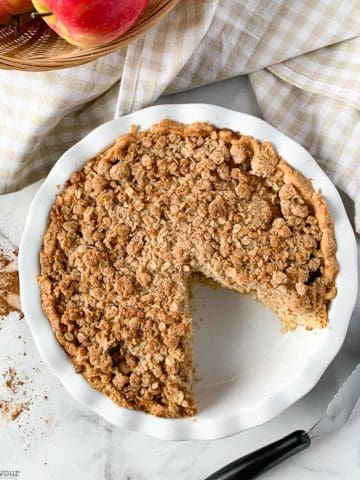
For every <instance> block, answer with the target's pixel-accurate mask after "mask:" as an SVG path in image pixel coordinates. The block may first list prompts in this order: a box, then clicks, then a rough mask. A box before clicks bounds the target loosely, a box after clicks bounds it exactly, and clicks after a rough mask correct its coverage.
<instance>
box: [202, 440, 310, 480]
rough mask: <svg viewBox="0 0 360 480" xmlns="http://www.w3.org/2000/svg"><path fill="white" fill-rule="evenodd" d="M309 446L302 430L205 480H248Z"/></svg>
mask: <svg viewBox="0 0 360 480" xmlns="http://www.w3.org/2000/svg"><path fill="white" fill-rule="evenodd" d="M310 444H311V439H310V437H309V435H308V434H307V433H306V432H305V431H304V430H297V431H296V432H293V433H290V435H287V436H286V437H283V438H281V439H280V440H277V441H276V442H273V443H270V444H269V445H266V447H263V448H259V450H256V451H255V452H252V453H249V454H248V455H245V456H244V457H241V458H239V459H238V460H235V461H234V462H232V463H229V465H226V466H225V467H223V468H221V469H220V470H218V471H217V472H215V473H213V474H212V475H210V477H207V478H206V480H248V479H250V478H255V477H256V476H258V475H260V474H261V473H263V472H265V471H266V470H268V469H270V468H272V467H274V466H275V465H277V464H278V463H281V462H283V461H284V460H286V459H287V458H289V457H291V456H292V455H294V454H295V453H298V452H301V450H304V449H305V448H307V447H308V446H309V445H310Z"/></svg>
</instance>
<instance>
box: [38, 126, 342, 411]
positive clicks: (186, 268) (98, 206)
mask: <svg viewBox="0 0 360 480" xmlns="http://www.w3.org/2000/svg"><path fill="white" fill-rule="evenodd" d="M335 254H336V243H335V238H334V230H333V225H332V220H331V217H330V214H329V211H328V208H327V205H326V202H325V200H324V198H323V197H322V196H321V195H320V194H319V193H316V192H315V191H314V189H313V187H312V185H311V183H310V181H309V180H307V179H306V178H304V176H303V175H301V174H300V173H299V172H297V171H296V170H294V169H293V168H292V167H291V166H290V165H289V164H288V163H286V162H285V161H284V160H283V159H282V158H280V157H279V156H278V155H277V153H276V152H275V151H274V149H273V147H272V146H271V145H270V144H269V143H267V142H264V143H261V142H259V141H257V140H255V139H254V138H252V137H250V136H246V135H241V134H239V133H235V132H232V131H230V130H224V129H218V128H216V127H214V126H212V125H209V124H207V123H193V124H191V125H184V124H181V123H177V122H174V121H170V120H163V121H161V122H160V123H159V124H157V125H154V126H152V127H151V128H150V129H149V130H146V131H143V132H139V131H138V130H137V129H136V128H133V129H132V130H131V132H130V133H129V134H127V135H123V136H121V137H120V138H119V139H118V140H117V141H116V143H115V145H113V146H112V147H111V148H110V149H108V150H107V151H105V152H103V153H101V154H100V155H98V156H97V157H96V158H95V159H92V160H90V161H88V162H87V163H86V164H85V166H84V167H83V168H82V169H81V170H79V171H78V172H76V173H74V174H73V175H72V177H71V178H70V179H69V181H68V182H67V183H66V185H65V188H64V190H63V191H62V192H61V193H60V194H59V195H58V196H57V198H56V201H55V203H54V205H53V207H52V210H51V214H50V218H49V224H48V227H47V231H46V234H45V237H44V242H43V247H42V250H41V253H40V262H41V275H40V276H39V283H40V289H41V300H42V307H43V310H44V312H45V314H46V315H47V317H48V319H49V321H50V322H51V325H52V328H53V330H54V332H55V334H56V337H57V339H58V341H59V342H60V344H61V345H62V346H63V348H64V349H65V350H66V352H67V353H68V355H69V357H70V359H71V361H72V363H73V364H74V367H75V370H76V372H78V373H82V374H83V375H84V376H85V377H86V379H87V380H88V381H89V383H90V384H91V385H92V386H93V387H95V388H96V389H97V390H100V391H101V392H103V393H104V394H106V395H108V396H109V397H110V398H111V399H112V400H113V401H114V402H116V403H117V404H118V405H121V406H123V407H128V408H133V409H137V410H143V411H145V412H149V413H151V414H153V415H158V416H163V417H182V416H192V415H194V414H196V412H197V404H196V399H195V397H194V393H193V389H192V381H193V370H194V359H193V351H192V321H191V311H190V303H189V302H190V289H191V282H192V280H193V279H194V277H195V276H197V275H199V274H200V275H202V276H204V277H205V278H207V279H210V280H211V281H215V282H216V283H217V284H219V285H221V286H222V287H226V288H230V289H233V290H236V291H238V292H240V293H245V294H250V295H252V296H253V297H255V298H257V299H258V300H260V301H261V302H262V303H263V304H264V305H266V306H267V307H268V308H270V309H271V310H272V311H274V312H275V313H276V314H277V315H278V317H279V319H280V320H281V322H282V324H283V326H284V327H285V328H287V329H293V328H295V327H296V326H297V325H303V326H305V327H306V328H308V329H312V328H321V327H324V326H326V324H327V322H328V313H327V311H328V306H329V302H330V300H331V299H332V298H333V297H334V296H335V295H336V289H335V278H336V274H337V271H338V266H337V261H336V257H335Z"/></svg>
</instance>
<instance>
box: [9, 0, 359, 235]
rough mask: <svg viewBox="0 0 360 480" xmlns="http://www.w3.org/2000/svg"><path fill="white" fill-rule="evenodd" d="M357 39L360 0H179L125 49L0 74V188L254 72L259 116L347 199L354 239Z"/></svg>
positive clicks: (15, 185) (26, 180)
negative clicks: (95, 137)
mask: <svg viewBox="0 0 360 480" xmlns="http://www.w3.org/2000/svg"><path fill="white" fill-rule="evenodd" d="M359 36H360V0H346V1H345V0H317V1H316V0H302V1H300V0H270V1H269V0H180V2H179V4H178V5H177V7H176V8H175V9H174V10H173V11H172V12H171V13H170V15H168V16H167V17H166V18H165V19H164V20H163V21H162V22H161V23H160V24H158V26H156V27H155V28H153V29H152V30H150V31H148V32H147V33H146V35H145V36H143V37H142V38H140V39H139V40H137V41H135V42H134V43H133V44H132V45H131V46H129V47H128V48H127V49H126V51H125V50H124V51H121V52H119V53H115V54H112V55H111V56H109V57H106V58H102V59H100V60H97V61H96V62H94V63H92V64H90V65H86V66H83V67H78V68H74V69H70V70H66V71H60V72H51V73H44V74H42V73H41V74H33V73H26V74H25V73H15V72H2V73H1V72H0V85H1V87H2V93H3V95H2V96H1V97H0V106H1V112H2V115H1V120H0V128H1V135H0V148H1V156H0V191H2V192H5V191H9V190H14V189H17V188H20V187H21V186H23V185H25V184H27V183H29V182H31V181H33V180H35V179H38V178H40V177H42V176H43V175H45V174H46V172H47V170H48V169H49V167H50V166H51V165H52V164H53V163H54V162H55V161H56V159H57V158H58V157H59V155H60V154H61V153H62V152H63V151H64V150H66V149H67V148H68V147H69V146H70V145H71V144H73V143H74V142H76V141H77V140H78V139H80V138H81V137H82V136H84V134H85V133H87V132H88V131H90V130H91V129H93V128H94V127H95V126H96V125H98V124H100V123H102V122H104V121H106V120H109V119H110V118H112V117H113V116H114V113H115V115H122V114H125V113H128V112H130V111H133V110H137V109H139V108H142V107H144V106H147V105H150V104H152V103H153V102H154V101H155V100H156V99H157V98H158V97H159V96H160V95H162V94H164V93H174V92H178V91H182V90H186V89H189V88H194V87H197V86H200V85H204V84H207V83H211V82H215V81H218V80H222V79H226V78H229V77H234V76H237V75H242V74H246V73H250V79H251V82H252V85H253V87H254V90H255V93H256V96H257V99H258V102H259V105H260V108H261V111H262V113H263V116H264V118H265V119H266V120H267V121H269V122H270V123H272V124H273V125H274V126H276V127H277V128H279V129H280V130H282V131H284V132H285V133H287V134H288V135H289V136H291V137H293V138H294V139H296V140H297V141H299V142H300V143H302V144H303V145H304V146H305V147H306V148H307V149H308V150H309V151H310V152H311V153H312V154H313V156H314V157H315V158H316V159H317V160H318V161H319V163H320V164H321V165H322V167H323V168H324V170H326V171H327V173H328V174H329V175H330V177H331V178H332V179H333V181H334V182H335V183H336V184H337V185H338V186H339V187H340V188H341V189H343V190H344V191H345V192H347V193H348V195H350V196H351V197H352V199H353V200H354V202H355V205H356V225H357V230H358V231H360V159H359V158H358V157H359V152H360V122H359V116H360V114H359V109H360V37H359ZM120 78H121V81H120Z"/></svg>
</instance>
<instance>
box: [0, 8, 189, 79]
mask: <svg viewBox="0 0 360 480" xmlns="http://www.w3.org/2000/svg"><path fill="white" fill-rule="evenodd" d="M179 1H180V0H166V3H165V2H163V3H162V4H159V5H158V6H157V7H156V8H155V9H154V11H153V12H152V16H151V17H150V18H149V19H147V20H146V22H145V23H143V24H140V23H139V21H138V22H136V23H135V25H133V26H132V27H131V29H130V30H128V31H127V32H126V33H125V34H124V35H123V36H122V37H120V38H119V39H117V40H114V41H112V42H110V43H107V44H105V45H102V46H99V47H90V48H86V49H80V48H78V47H74V48H76V50H74V52H69V53H65V54H63V55H59V56H58V57H56V56H54V57H53V58H47V57H45V56H44V55H39V56H36V55H35V56H30V57H28V58H21V59H19V58H16V57H11V56H7V55H0V69H5V70H12V69H13V70H23V71H46V70H57V69H61V68H70V67H76V66H79V65H83V64H86V63H89V62H91V61H94V60H96V59H98V58H100V57H102V56H104V55H108V54H110V53H113V52H115V51H116V50H119V49H120V48H123V47H125V46H127V45H129V44H130V43H131V42H133V41H134V40H136V39H138V38H139V37H141V36H142V35H144V34H145V33H146V32H147V31H148V30H149V29H150V28H152V27H153V26H155V25H156V24H157V23H158V22H159V21H160V20H161V19H162V18H163V17H164V16H165V15H167V14H168V13H169V12H170V11H171V10H172V9H173V8H174V7H175V6H176V4H177V3H179ZM145 12H146V10H145ZM145 12H144V13H145ZM140 19H141V17H140ZM64 42H65V40H64Z"/></svg>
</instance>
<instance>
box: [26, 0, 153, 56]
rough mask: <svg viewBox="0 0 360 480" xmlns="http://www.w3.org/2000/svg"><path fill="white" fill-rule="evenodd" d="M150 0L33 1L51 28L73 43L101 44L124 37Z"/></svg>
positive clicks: (79, 44)
mask: <svg viewBox="0 0 360 480" xmlns="http://www.w3.org/2000/svg"><path fill="white" fill-rule="evenodd" d="M147 3H148V0H33V4H34V7H35V8H36V10H37V12H39V14H41V15H42V16H43V19H44V20H45V22H46V23H47V24H48V25H49V27H50V28H52V29H53V30H55V32H56V33H57V34H58V35H60V36H61V37H63V38H64V39H65V40H67V41H68V42H69V43H72V44H73V45H77V46H79V47H91V46H99V45H103V44H105V43H108V42H111V41H112V40H116V39H117V38H119V37H121V35H122V34H123V33H125V32H126V31H127V30H129V29H130V27H131V26H132V25H133V24H134V23H135V22H136V20H137V19H138V18H139V16H140V15H141V13H142V12H143V11H144V9H145V7H146V5H147Z"/></svg>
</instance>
